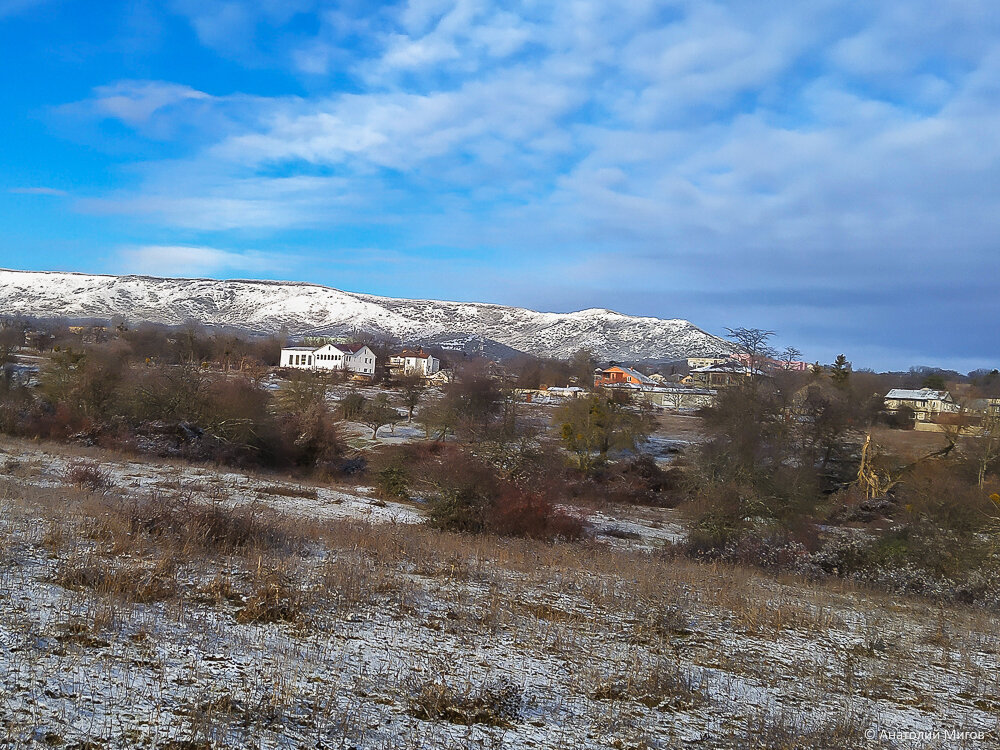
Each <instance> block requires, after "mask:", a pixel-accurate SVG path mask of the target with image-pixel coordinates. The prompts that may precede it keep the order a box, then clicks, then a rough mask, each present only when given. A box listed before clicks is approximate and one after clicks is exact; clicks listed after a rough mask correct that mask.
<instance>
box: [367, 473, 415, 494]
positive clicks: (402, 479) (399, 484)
mask: <svg viewBox="0 0 1000 750" xmlns="http://www.w3.org/2000/svg"><path fill="white" fill-rule="evenodd" d="M408 479H409V477H408V475H407V473H406V470H405V469H404V468H402V467H401V466H386V467H385V468H384V469H381V470H380V471H379V472H378V473H377V474H376V475H375V489H376V490H378V493H379V495H380V496H381V497H384V498H388V499H393V500H406V499H407V498H409V496H410V493H409V489H408V485H407V482H408Z"/></svg>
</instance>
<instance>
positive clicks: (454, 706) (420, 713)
mask: <svg viewBox="0 0 1000 750" xmlns="http://www.w3.org/2000/svg"><path fill="white" fill-rule="evenodd" d="M522 700H523V690H522V688H521V687H520V686H519V685H517V684H515V683H514V682H512V681H511V680H510V679H508V678H505V677H501V678H499V679H496V680H492V681H490V682H486V683H484V684H482V685H480V686H478V687H476V686H474V685H472V684H471V683H466V684H464V685H462V686H460V687H452V686H451V685H448V684H447V683H446V682H443V681H441V680H428V681H427V682H423V683H421V684H419V685H417V686H416V687H415V689H413V690H412V691H411V695H410V701H409V704H410V715H411V716H413V717H415V718H417V719H423V720H425V721H448V722H451V723H452V724H463V725H465V726H471V725H473V724H485V725H487V726H491V727H509V726H511V724H512V722H514V721H516V720H517V719H518V718H519V717H520V713H521V703H522Z"/></svg>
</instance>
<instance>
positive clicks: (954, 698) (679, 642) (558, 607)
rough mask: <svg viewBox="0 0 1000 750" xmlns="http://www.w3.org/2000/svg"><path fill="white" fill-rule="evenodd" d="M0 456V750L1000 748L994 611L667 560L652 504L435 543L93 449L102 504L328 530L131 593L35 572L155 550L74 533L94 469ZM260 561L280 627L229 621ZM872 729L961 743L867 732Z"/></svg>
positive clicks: (402, 512) (62, 459) (69, 456)
mask: <svg viewBox="0 0 1000 750" xmlns="http://www.w3.org/2000/svg"><path fill="white" fill-rule="evenodd" d="M3 451H4V452H3V453H2V454H0V747H3V748H7V747H9V748H15V747H17V748H20V747H39V748H41V747H47V746H48V747H52V746H64V747H75V748H79V749H80V750H82V748H85V747H88V748H93V747H100V748H104V747H107V748H131V747H150V748H161V749H163V750H167V749H168V748H172V749H173V750H178V749H180V748H211V747H220V748H225V747H256V748H302V747H310V748H348V747H356V748H530V747H534V748H636V749H638V748H674V747H691V746H694V747H712V748H715V747H721V748H742V747H768V746H770V747H789V746H791V745H789V744H787V742H786V744H780V742H782V741H787V739H788V737H789V736H791V737H799V738H800V740H799V742H798V744H797V745H796V746H797V747H802V748H812V747H817V748H818V747H826V748H835V747H836V748H839V747H899V748H910V747H913V748H917V747H940V748H946V747H947V748H952V747H955V748H961V747H966V748H974V747H995V746H998V745H997V740H998V738H1000V735H998V734H997V731H998V727H997V718H998V716H1000V629H998V628H997V625H998V622H997V618H996V617H995V616H994V615H992V614H989V613H985V612H980V611H976V610H971V609H963V608H944V607H938V606H931V605H929V604H928V603H926V602H924V601H921V600H910V599H894V598H890V597H886V596H882V595H878V594H874V593H870V592H864V591H858V590H855V589H853V588H851V587H849V586H846V585H840V584H825V585H813V584H807V583H805V582H802V581H798V580H793V579H787V580H786V579H775V578H772V577H769V576H765V575H762V574H755V573H752V572H750V571H746V570H741V569H733V568H726V567H719V566H709V565H699V564H695V563H693V562H690V561H686V560H683V559H677V558H669V557H664V556H661V555H659V554H657V553H656V552H655V547H656V545H655V541H656V540H655V539H654V538H652V537H650V531H651V530H654V531H657V533H659V534H660V535H661V538H662V539H664V540H669V539H670V538H671V536H672V535H673V534H676V533H680V531H681V530H680V529H679V526H678V527H677V528H675V527H674V522H673V521H672V520H671V519H672V516H671V515H670V513H669V511H664V510H662V509H643V510H642V511H641V512H638V513H636V514H635V518H634V519H633V518H627V517H625V515H626V513H627V510H626V509H621V508H609V509H608V510H607V512H605V511H601V512H600V513H594V514H593V516H592V518H591V521H592V522H593V523H594V524H595V526H597V527H598V528H602V527H605V528H606V527H611V526H616V527H618V528H619V529H621V530H622V531H625V532H629V531H634V532H635V533H638V534H640V539H639V540H629V539H627V538H626V539H623V540H620V541H623V542H627V543H629V544H630V546H631V547H632V548H631V549H621V548H618V547H615V546H611V545H608V544H595V543H589V544H588V543H584V544H559V545H547V544H541V543H535V542H529V541H520V540H492V539H486V538H476V537H465V536H459V535H449V534H441V533H437V532H432V531H430V530H428V529H425V528H424V527H422V526H420V525H419V524H417V523H415V522H416V521H418V520H419V519H420V515H419V513H418V512H417V511H416V510H414V509H413V508H411V507H410V506H407V505H403V504H392V503H390V504H385V505H384V506H383V505H381V504H379V502H378V501H375V500H374V499H373V498H372V493H371V490H370V488H366V487H353V488H350V489H333V488H328V487H318V486H314V485H304V484H302V483H295V482H292V481H289V480H284V479H278V478H274V477H268V476H257V475H249V474H243V473H239V472H233V471H227V470H221V469H215V468H211V467H200V466H186V465H183V464H178V463H167V462H164V463H145V462H136V461H131V460H127V459H118V458H112V457H108V456H101V458H102V459H103V460H102V465H103V466H104V468H105V469H106V470H107V471H108V472H109V473H110V474H111V475H112V477H113V482H114V488H113V489H112V490H109V495H108V496H107V498H105V499H106V500H107V501H109V502H110V501H111V500H112V499H113V497H112V495H115V493H118V495H122V496H123V497H122V499H123V501H125V502H127V500H128V498H129V497H130V496H133V495H142V494H146V495H148V496H155V495H156V494H157V493H158V494H162V495H164V496H166V495H167V494H168V493H188V494H190V495H192V496H195V497H197V498H201V499H204V500H205V501H206V502H217V503H223V504H227V505H232V506H235V505H238V504H241V503H245V502H257V503H265V504H267V505H268V506H269V507H272V508H275V509H278V510H279V511H280V513H281V514H285V515H288V516H289V517H291V518H295V519H302V518H310V519H314V521H315V524H314V525H315V527H316V528H317V529H326V532H325V533H326V536H322V537H321V538H320V541H318V542H313V543H311V545H310V546H309V547H308V548H306V549H305V550H302V551H298V552H282V553H281V554H277V553H274V552H270V551H268V550H263V551H262V552H261V553H260V554H256V553H255V554H253V555H247V556H244V557H240V556H238V555H236V556H226V557H224V558H213V557H203V556H198V555H192V554H190V553H188V552H185V551H183V550H174V551H169V550H168V552H169V554H170V556H171V559H172V560H173V564H174V565H175V566H176V568H175V572H174V575H175V576H176V581H177V584H178V591H177V593H176V594H174V595H171V596H168V597H166V598H164V599H163V600H162V601H147V602H143V601H138V600H136V599H135V598H134V597H133V598H130V597H129V596H128V595H127V593H126V594H114V593H102V592H101V591H99V590H93V589H89V588H87V587H85V586H84V587H77V588H76V589H73V588H67V587H64V586H61V585H58V584H57V583H55V582H54V581H55V580H56V579H58V577H59V574H60V572H61V571H64V570H65V569H66V568H67V566H70V565H73V564H76V563H79V562H80V561H85V562H90V563H93V564H100V565H108V566H114V565H139V566H142V565H146V564H149V563H150V562H151V559H158V558H149V555H151V554H153V553H152V552H151V551H150V550H151V549H153V548H152V547H151V548H149V549H147V548H146V547H144V546H143V545H142V544H139V543H138V542H136V544H135V546H134V547H131V548H129V547H128V546H127V545H128V542H129V540H128V539H125V540H124V542H123V541H122V540H121V539H117V538H116V540H115V544H117V545H119V546H115V545H110V546H109V544H110V543H109V542H106V541H105V540H104V539H103V537H101V536H100V535H99V534H95V533H93V532H92V531H88V529H92V526H93V523H95V522H99V521H100V518H98V519H97V521H94V519H91V518H90V516H88V515H87V513H90V512H92V511H89V510H87V508H88V507H89V506H88V502H89V501H90V499H91V495H89V494H88V493H86V492H83V491H81V490H78V489H74V488H71V487H68V486H67V484H66V481H65V477H66V472H67V470H68V469H69V468H70V466H71V465H72V464H73V463H75V462H77V461H80V460H82V459H86V458H93V457H94V456H95V455H96V454H95V453H93V452H86V451H83V452H81V451H75V450H66V451H65V452H64V451H62V450H61V449H59V448H58V447H53V446H36V445H31V444H23V443H19V444H12V443H7V444H5V445H4V446H3ZM313 493H314V494H313ZM345 519H346V521H347V525H344V523H345ZM368 522H371V523H370V524H369V523H368ZM630 524H634V526H632V525H630ZM619 536H622V537H628V534H619ZM611 538H612V539H617V538H616V537H614V536H612V537H611ZM633 542H634V544H633ZM616 543H617V541H616ZM144 544H145V543H144ZM148 544H150V545H154V547H155V539H152V540H151V541H148ZM643 547H645V548H647V549H649V550H653V551H652V552H650V551H642V548H643ZM636 548H639V549H636ZM161 552H162V551H161ZM271 568H274V569H276V570H278V571H280V573H281V577H280V580H281V581H283V582H284V584H283V585H286V586H288V587H291V588H293V589H295V590H296V591H298V592H299V593H300V594H301V596H302V597H303V606H302V612H301V615H300V616H298V617H295V618H292V619H291V621H288V622H282V621H279V622H269V623H254V622H241V621H240V612H241V611H242V609H243V608H244V607H245V606H246V605H247V602H248V599H249V598H250V596H251V595H252V593H253V591H254V590H255V589H254V586H256V585H259V582H260V581H261V580H266V581H273V580H279V579H271V578H263V579H262V578H261V577H262V570H263V571H264V572H266V571H268V570H269V569H271ZM220 581H223V582H226V583H227V586H231V588H232V590H233V592H235V593H227V594H225V595H221V594H219V593H218V592H219V591H221V590H222V589H221V588H220V585H221V584H219V582H220ZM269 585H277V584H269ZM226 591H228V589H226ZM497 680H509V681H510V682H511V683H512V684H513V685H514V686H515V687H516V689H517V690H518V691H520V693H521V696H522V700H521V703H520V706H519V708H518V709H517V710H516V711H515V712H514V715H513V716H512V717H511V718H510V719H509V721H508V722H506V724H507V725H506V726H487V725H484V724H476V725H473V726H463V725H460V724H455V723H450V722H449V721H446V720H444V719H440V718H439V719H436V720H426V719H424V718H419V717H420V713H419V712H418V711H416V710H415V708H414V706H415V705H417V703H415V700H416V698H415V696H417V695H419V694H420V690H421V688H422V687H426V686H427V685H439V686H441V685H444V686H448V687H450V688H451V689H453V690H455V691H457V692H459V693H461V692H463V691H465V692H468V690H469V689H470V686H471V687H472V688H475V689H480V688H483V687H484V686H486V687H487V688H488V687H489V686H490V685H491V684H499V683H495V681H497ZM879 730H884V731H886V732H893V733H907V732H909V733H914V732H919V731H924V732H938V733H947V732H967V733H970V734H967V735H966V736H965V738H964V739H961V738H958V739H956V736H955V735H947V734H939V735H938V736H937V739H934V738H931V739H926V738H923V737H919V736H917V735H909V737H910V738H909V739H907V738H905V737H904V739H900V740H892V741H890V740H888V739H878V738H877V737H876V739H875V740H867V739H866V738H865V735H864V732H866V731H876V732H877V731H879ZM974 733H983V737H982V738H980V737H979V736H978V735H977V734H974ZM801 738H804V739H801ZM88 743H89V744H88Z"/></svg>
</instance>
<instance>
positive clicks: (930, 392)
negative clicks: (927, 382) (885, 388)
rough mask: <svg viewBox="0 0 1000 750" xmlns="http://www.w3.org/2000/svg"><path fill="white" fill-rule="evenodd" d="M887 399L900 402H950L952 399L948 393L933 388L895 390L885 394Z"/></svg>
mask: <svg viewBox="0 0 1000 750" xmlns="http://www.w3.org/2000/svg"><path fill="white" fill-rule="evenodd" d="M885 397H886V398H891V399H895V400H898V401H948V400H950V399H951V395H950V394H949V393H948V391H935V390H934V389H933V388H920V389H911V388H893V389H892V390H891V391H889V392H888V393H887V394H885Z"/></svg>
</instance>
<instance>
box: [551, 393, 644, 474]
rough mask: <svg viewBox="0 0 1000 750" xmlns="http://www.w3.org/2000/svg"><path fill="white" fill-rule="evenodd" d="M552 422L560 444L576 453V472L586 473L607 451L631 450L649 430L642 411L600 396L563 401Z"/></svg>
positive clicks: (605, 455)
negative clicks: (564, 402) (635, 410)
mask: <svg viewBox="0 0 1000 750" xmlns="http://www.w3.org/2000/svg"><path fill="white" fill-rule="evenodd" d="M553 422H554V425H555V426H556V427H557V429H558V431H559V437H560V439H561V440H562V443H563V446H564V447H565V448H566V449H567V450H569V451H571V452H572V453H574V454H576V460H577V466H578V467H579V469H580V471H583V472H588V473H589V472H590V471H592V470H593V469H594V468H595V467H596V466H597V465H598V464H600V463H603V462H604V460H605V459H606V458H607V456H608V453H609V452H610V451H611V450H635V449H636V447H637V446H638V444H639V443H640V442H641V441H642V440H644V439H645V438H646V437H647V436H648V435H649V432H650V424H649V421H648V419H647V418H646V417H645V415H644V414H641V413H635V412H633V411H630V410H628V409H626V408H625V407H624V406H622V405H620V404H616V403H614V402H613V401H611V400H610V399H607V398H603V397H600V396H591V397H590V398H586V399H582V398H581V399H574V400H572V401H570V402H569V403H566V404H563V405H562V406H560V407H559V408H558V409H557V410H556V413H555V416H554V417H553Z"/></svg>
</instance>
